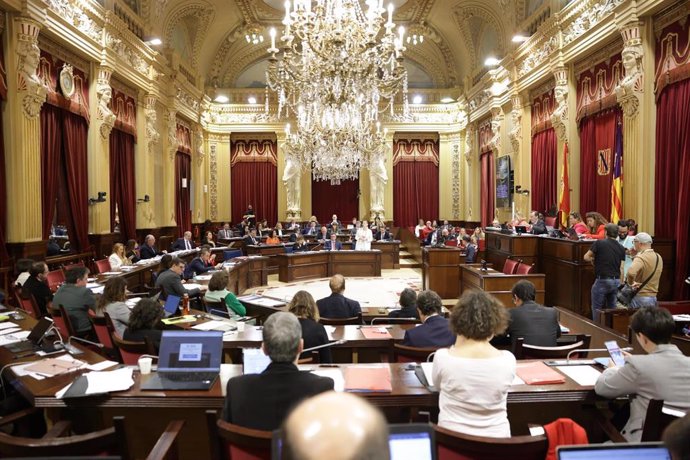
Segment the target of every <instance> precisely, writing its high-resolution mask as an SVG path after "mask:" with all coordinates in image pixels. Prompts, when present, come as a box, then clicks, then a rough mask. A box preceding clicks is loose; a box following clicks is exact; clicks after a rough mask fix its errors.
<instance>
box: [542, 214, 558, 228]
mask: <svg viewBox="0 0 690 460" xmlns="http://www.w3.org/2000/svg"><path fill="white" fill-rule="evenodd" d="M544 224H546V226H547V227H555V226H556V218H555V217H551V216H546V217H544Z"/></svg>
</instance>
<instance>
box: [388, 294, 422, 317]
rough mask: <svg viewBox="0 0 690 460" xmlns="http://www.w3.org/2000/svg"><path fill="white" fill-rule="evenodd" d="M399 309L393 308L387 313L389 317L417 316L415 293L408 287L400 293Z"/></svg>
mask: <svg viewBox="0 0 690 460" xmlns="http://www.w3.org/2000/svg"><path fill="white" fill-rule="evenodd" d="M398 304H400V310H393V311H391V312H390V313H388V317H389V318H419V311H417V293H416V292H415V291H413V290H412V289H410V288H405V289H403V291H402V292H401V293H400V299H399V300H398Z"/></svg>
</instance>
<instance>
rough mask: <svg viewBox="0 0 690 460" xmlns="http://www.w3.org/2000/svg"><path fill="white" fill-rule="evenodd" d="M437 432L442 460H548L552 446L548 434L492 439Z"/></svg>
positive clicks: (437, 430)
mask: <svg viewBox="0 0 690 460" xmlns="http://www.w3.org/2000/svg"><path fill="white" fill-rule="evenodd" d="M434 431H435V432H436V433H435V434H436V448H437V452H438V460H460V459H462V460H470V459H472V460H474V459H476V460H503V459H506V458H519V459H520V460H544V458H545V457H546V452H547V450H548V447H549V442H548V439H547V438H546V436H545V435H540V436H513V437H511V438H489V437H483V436H470V435H468V434H462V433H457V432H455V431H451V430H448V429H445V428H441V427H439V426H434Z"/></svg>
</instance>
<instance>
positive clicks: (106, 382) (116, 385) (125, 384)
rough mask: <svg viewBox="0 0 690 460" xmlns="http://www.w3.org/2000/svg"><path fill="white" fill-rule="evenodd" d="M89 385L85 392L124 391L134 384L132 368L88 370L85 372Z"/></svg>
mask: <svg viewBox="0 0 690 460" xmlns="http://www.w3.org/2000/svg"><path fill="white" fill-rule="evenodd" d="M86 379H87V380H88V381H89V386H88V387H87V388H86V394H87V395H91V394H99V393H109V392H111V391H124V390H127V389H129V388H130V387H131V386H132V385H134V380H133V379H132V369H131V368H128V367H124V368H121V369H116V370H114V371H110V372H89V373H88V374H86Z"/></svg>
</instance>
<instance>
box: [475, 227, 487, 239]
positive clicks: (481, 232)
mask: <svg viewBox="0 0 690 460" xmlns="http://www.w3.org/2000/svg"><path fill="white" fill-rule="evenodd" d="M472 235H473V236H474V237H475V238H477V241H479V240H483V239H484V238H486V235H485V234H484V230H482V228H481V227H475V229H474V233H472Z"/></svg>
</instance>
